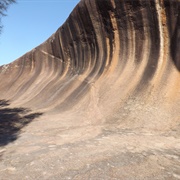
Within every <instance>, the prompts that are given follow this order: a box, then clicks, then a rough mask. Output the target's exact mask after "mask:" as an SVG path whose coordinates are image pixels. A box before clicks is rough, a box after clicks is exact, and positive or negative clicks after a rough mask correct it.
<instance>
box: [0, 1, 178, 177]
mask: <svg viewBox="0 0 180 180" xmlns="http://www.w3.org/2000/svg"><path fill="white" fill-rule="evenodd" d="M0 79H1V84H0V99H5V100H9V101H10V102H11V106H12V107H17V106H18V107H26V108H31V109H32V110H33V111H38V112H42V113H44V115H43V116H41V118H40V119H39V121H35V122H32V123H31V124H30V125H29V126H27V127H26V128H27V129H26V132H24V136H23V134H22V137H26V138H27V137H29V139H31V138H32V139H33V137H34V138H35V139H34V140H33V142H31V141H30V140H28V143H27V142H26V143H25V144H26V145H24V146H23V143H24V141H25V139H26V138H25V139H23V138H19V139H18V140H17V141H16V142H17V144H18V143H19V144H18V147H19V146H22V147H21V148H20V149H22V148H23V147H30V146H33V145H34V146H35V147H36V148H35V150H34V149H33V150H32V151H37V152H39V154H41V155H42V154H43V153H45V154H48V155H49V156H52V154H50V152H51V151H48V153H47V152H46V151H45V150H44V151H43V152H42V151H40V150H42V148H41V147H38V148H37V146H40V144H41V143H42V144H43V142H44V144H47V145H48V143H50V142H53V144H55V146H57V147H56V153H57V152H58V153H57V154H56V155H54V157H56V159H58V158H57V156H59V157H60V156H64V157H61V158H62V159H63V158H67V157H66V156H68V153H69V152H70V151H71V152H72V153H75V154H74V156H73V157H72V159H70V157H68V158H69V160H68V161H67V162H66V159H65V160H64V161H65V162H63V161H62V162H61V161H59V163H58V162H56V163H55V162H54V163H55V164H56V168H60V167H59V166H58V165H61V166H63V168H65V170H63V169H61V170H59V174H58V172H57V170H55V171H54V172H53V173H50V172H49V173H50V174H49V176H48V175H47V172H46V173H45V174H44V175H43V173H42V172H41V171H40V172H41V173H42V174H41V175H42V177H43V176H45V177H46V178H47V179H48V178H50V179H52V177H54V178H55V179H58V178H59V177H62V178H65V179H66V178H67V176H69V177H70V178H73V177H74V178H76V179H78V178H79V179H88V178H94V179H98V178H101V179H108V178H109V179H112V178H114V179H123V180H124V179H143V178H145V179H155V178H156V177H157V179H158V178H159V179H164V178H165V179H168V178H170V179H173V178H174V179H176V178H177V179H178V178H180V173H179V164H180V161H179V160H180V159H179V156H178V155H177V154H178V152H180V151H179V150H180V149H179V148H180V144H179V143H180V140H179V134H180V133H179V132H180V131H179V128H180V1H179V0H81V1H80V3H79V4H78V5H77V6H76V7H75V9H74V10H73V12H72V13H71V14H70V16H69V18H68V19H67V21H66V22H65V23H64V24H63V25H62V26H61V27H60V28H59V29H58V30H57V31H56V32H55V33H54V34H53V35H52V36H51V37H50V38H49V39H48V40H47V41H45V42H44V43H43V44H41V45H40V46H38V47H36V48H35V49H33V50H32V51H30V52H28V53H26V54H25V55H24V56H22V57H20V58H19V59H17V60H16V61H14V62H12V63H11V64H8V65H4V66H1V67H0ZM39 129H41V130H39ZM67 129H68V130H67ZM39 131H40V132H42V134H41V135H39V134H38V132H39ZM129 132H131V133H129ZM28 133H29V134H28ZM123 133H124V135H123ZM130 134H131V135H132V136H130ZM162 134H163V135H162ZM40 136H41V138H42V139H41V138H40ZM45 137H46V138H45ZM58 137H59V138H58ZM104 137H105V138H107V139H105V138H104ZM47 139H48V140H47ZM99 139H101V140H102V141H101V143H100V145H99V146H98V145H97V144H96V141H98V140H99ZM153 141H154V142H153ZM147 142H149V143H147ZM33 143H34V144H33ZM88 143H89V145H88ZM98 143H99V142H98ZM128 143H129V144H128ZM35 144H36V145H35ZM38 144H39V145H38ZM64 146H65V147H64ZM13 147H14V146H13V145H12V146H10V148H13ZM63 147H64V148H67V149H68V150H69V152H68V153H67V152H65V150H64V149H63ZM16 148H17V147H16ZM83 148H84V149H83ZM113 148H115V150H114V149H113ZM20 149H19V152H18V153H20V152H21V151H20ZM9 151H10V150H9ZM24 151H26V152H27V150H24ZM37 152H36V153H37ZM80 152H82V154H83V153H84V154H85V155H84V156H81V155H82V154H78V153H80ZM143 152H145V154H146V155H142V153H143ZM153 152H156V153H155V155H152V154H153ZM7 153H8V152H7ZM18 153H17V154H16V155H17V157H18V155H19V154H18ZM108 153H109V156H106V155H107V154H108ZM133 153H134V155H133ZM139 153H140V154H141V155H139ZM37 154H38V153H37ZM37 154H35V155H34V154H33V155H31V160H32V157H33V158H35V159H36V156H37ZM172 154H176V156H175V155H174V159H173V158H172V157H171V155H172ZM166 155H167V156H166ZM168 155H169V156H168ZM7 156H8V155H7ZM131 156H132V159H131ZM141 156H142V157H141ZM145 156H147V157H146V158H145ZM133 157H137V159H136V158H133ZM24 158H25V156H24ZM52 158H53V157H52ZM68 158H67V159H68ZM73 158H74V159H73ZM129 158H130V160H129ZM144 158H145V160H144ZM62 159H61V160H62ZM77 159H79V160H80V161H81V163H80V164H79V166H78V167H76V165H74V164H73V163H75V162H77ZM172 159H173V160H172ZM24 161H25V160H24ZM36 161H38V160H37V159H36ZM157 161H159V162H160V163H161V164H158V163H157ZM49 162H50V159H49V160H47V162H46V163H47V164H48V163H49ZM121 162H122V164H118V163H121ZM28 163H30V160H29V161H28V160H27V164H28ZM37 163H38V162H37ZM46 163H45V164H46ZM98 163H99V164H98ZM133 163H134V164H133ZM52 164H53V162H52ZM69 164H71V167H70V166H69ZM85 164H89V166H88V167H85ZM108 164H109V165H108ZM110 164H111V165H112V166H110ZM161 165H162V167H160V166H161ZM27 166H28V165H27ZM39 166H40V169H43V168H42V167H43V165H42V166H41V165H39ZM90 167H91V168H90ZM93 167H94V169H93ZM97 167H100V168H99V169H98V170H97ZM113 167H114V168H113ZM170 167H171V168H172V167H173V168H174V169H173V170H172V169H171V168H170ZM31 168H32V167H31ZM168 168H170V170H167V169H168ZM45 169H46V168H45ZM132 169H133V171H134V174H133V173H132V172H131V170H132ZM148 169H149V171H148ZM7 171H8V170H7V169H6V170H4V171H3V172H4V173H5V174H6V176H7V177H8V178H9V177H10V174H7ZM25 171H27V172H29V173H30V172H31V169H28V168H27V169H26V168H25ZM44 171H45V170H44ZM47 171H48V170H47ZM49 171H50V170H49ZM61 171H62V172H61ZM124 171H127V174H126V173H124ZM119 172H121V173H119ZM139 172H140V173H139ZM54 173H55V174H54ZM123 173H124V174H123ZM5 174H4V176H5ZM15 174H16V175H17V176H12V177H18V178H19V177H23V175H22V174H23V172H20V170H19V172H18V173H17V172H16V173H15ZM30 174H31V173H30ZM52 174H54V175H52ZM41 175H39V174H38V175H37V176H39V177H41ZM46 175H47V176H46ZM141 175H142V176H141ZM37 176H36V175H35V174H33V175H32V178H34V179H37ZM30 177H31V176H30ZM42 177H41V178H42Z"/></svg>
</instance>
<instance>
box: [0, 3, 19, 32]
mask: <svg viewBox="0 0 180 180" xmlns="http://www.w3.org/2000/svg"><path fill="white" fill-rule="evenodd" d="M15 2H16V0H0V32H1V31H2V27H3V26H2V24H1V19H2V17H3V16H6V11H7V9H8V7H9V5H10V4H12V3H15Z"/></svg>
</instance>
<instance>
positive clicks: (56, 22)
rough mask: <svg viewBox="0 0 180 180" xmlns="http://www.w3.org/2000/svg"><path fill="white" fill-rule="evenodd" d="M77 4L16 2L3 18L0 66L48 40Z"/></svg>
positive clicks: (64, 0) (42, 0) (46, 0)
mask: <svg viewBox="0 0 180 180" xmlns="http://www.w3.org/2000/svg"><path fill="white" fill-rule="evenodd" d="M79 1H80V0H17V3H16V4H13V5H11V6H10V7H9V9H8V11H7V16H6V17H3V19H2V25H3V26H4V28H3V31H2V33H1V34H0V65H2V64H7V63H10V62H12V61H14V60H16V59H17V58H18V57H20V56H22V55H23V54H25V53H26V52H28V51H30V50H31V49H33V48H35V47H36V46H38V45H39V44H41V43H42V42H44V41H45V40H46V39H47V38H48V37H50V36H51V35H52V34H53V33H54V32H55V31H56V30H57V29H58V28H59V27H60V26H61V25H62V24H63V23H64V21H65V20H66V19H67V17H68V16H69V14H70V13H71V11H72V10H73V8H74V7H75V6H76V5H77V4H78V2H79Z"/></svg>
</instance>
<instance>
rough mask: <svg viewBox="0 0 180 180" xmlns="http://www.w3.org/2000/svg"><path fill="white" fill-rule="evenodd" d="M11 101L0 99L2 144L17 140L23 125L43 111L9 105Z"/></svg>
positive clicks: (0, 140) (0, 143)
mask: <svg viewBox="0 0 180 180" xmlns="http://www.w3.org/2000/svg"><path fill="white" fill-rule="evenodd" d="M9 105H10V102H9V101H7V100H0V146H5V145H7V144H8V143H10V142H13V141H15V140H16V139H17V138H18V136H19V134H20V133H21V130H22V128H23V127H25V126H26V125H27V124H29V123H30V122H31V121H32V120H34V119H35V118H38V117H39V116H41V115H42V114H43V113H31V110H30V109H27V108H21V107H20V108H11V107H8V106H9Z"/></svg>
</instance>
